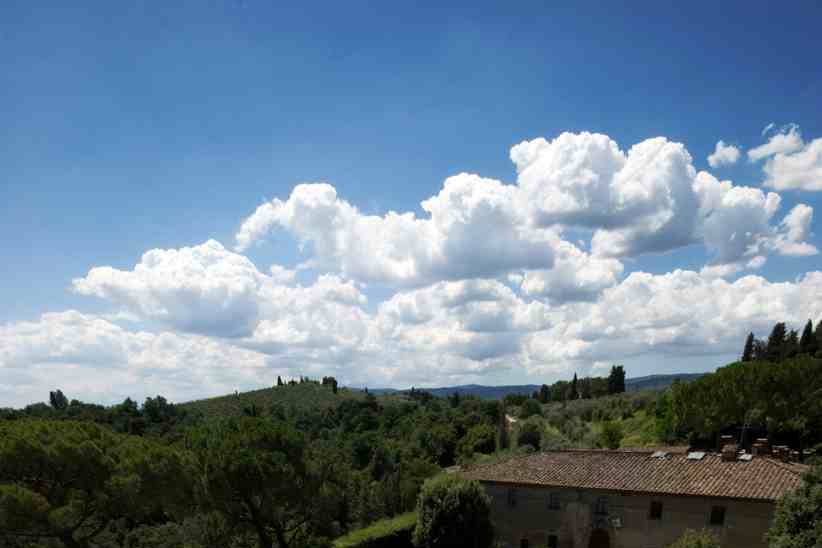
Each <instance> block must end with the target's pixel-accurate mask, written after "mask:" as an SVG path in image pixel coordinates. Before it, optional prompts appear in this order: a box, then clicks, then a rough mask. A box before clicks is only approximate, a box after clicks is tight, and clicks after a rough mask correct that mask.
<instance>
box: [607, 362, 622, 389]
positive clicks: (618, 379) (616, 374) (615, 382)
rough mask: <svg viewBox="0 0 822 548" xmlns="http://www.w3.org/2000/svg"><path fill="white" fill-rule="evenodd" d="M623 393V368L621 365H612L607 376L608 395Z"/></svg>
mask: <svg viewBox="0 0 822 548" xmlns="http://www.w3.org/2000/svg"><path fill="white" fill-rule="evenodd" d="M623 392H625V368H624V367H623V366H621V365H614V366H612V367H611V373H610V375H608V393H609V394H622V393H623Z"/></svg>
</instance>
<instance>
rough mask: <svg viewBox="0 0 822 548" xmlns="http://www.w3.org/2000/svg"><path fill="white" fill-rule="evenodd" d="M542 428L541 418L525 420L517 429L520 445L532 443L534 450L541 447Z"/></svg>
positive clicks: (518, 443)
mask: <svg viewBox="0 0 822 548" xmlns="http://www.w3.org/2000/svg"><path fill="white" fill-rule="evenodd" d="M542 430H543V428H542V423H541V421H539V419H529V420H526V421H523V422H522V423H521V424H520V427H519V430H518V431H517V445H518V446H520V447H524V446H526V445H530V446H531V447H533V448H534V450H537V449H539V446H540V441H541V440H542Z"/></svg>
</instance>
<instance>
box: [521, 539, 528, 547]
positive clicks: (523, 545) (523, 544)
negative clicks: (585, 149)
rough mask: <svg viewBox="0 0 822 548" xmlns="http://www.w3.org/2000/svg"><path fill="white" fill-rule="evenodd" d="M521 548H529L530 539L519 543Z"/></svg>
mask: <svg viewBox="0 0 822 548" xmlns="http://www.w3.org/2000/svg"><path fill="white" fill-rule="evenodd" d="M519 548H528V539H527V538H524V539H522V540H521V541H519Z"/></svg>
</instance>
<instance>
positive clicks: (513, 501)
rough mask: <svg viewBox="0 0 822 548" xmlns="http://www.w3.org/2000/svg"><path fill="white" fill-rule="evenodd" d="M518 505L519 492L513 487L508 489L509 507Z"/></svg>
mask: <svg viewBox="0 0 822 548" xmlns="http://www.w3.org/2000/svg"><path fill="white" fill-rule="evenodd" d="M516 505H517V490H516V489H514V488H513V487H511V488H510V489H508V506H516Z"/></svg>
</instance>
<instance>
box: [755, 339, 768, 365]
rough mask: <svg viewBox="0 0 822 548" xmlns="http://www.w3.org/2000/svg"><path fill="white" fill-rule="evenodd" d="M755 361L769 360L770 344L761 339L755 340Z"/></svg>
mask: <svg viewBox="0 0 822 548" xmlns="http://www.w3.org/2000/svg"><path fill="white" fill-rule="evenodd" d="M753 359H754V361H764V360H767V359H768V343H766V342H765V341H763V340H760V339H756V340H754V344H753Z"/></svg>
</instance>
